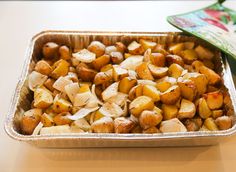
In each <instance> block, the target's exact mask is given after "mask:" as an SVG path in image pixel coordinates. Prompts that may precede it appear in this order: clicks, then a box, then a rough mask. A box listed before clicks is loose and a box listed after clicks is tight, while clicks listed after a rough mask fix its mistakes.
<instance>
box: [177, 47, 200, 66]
mask: <svg viewBox="0 0 236 172" xmlns="http://www.w3.org/2000/svg"><path fill="white" fill-rule="evenodd" d="M181 57H182V58H183V60H184V62H185V63H187V64H192V62H193V61H195V60H197V58H198V55H197V53H196V52H195V50H193V49H188V50H184V51H182V52H181Z"/></svg>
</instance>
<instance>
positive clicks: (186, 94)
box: [178, 79, 197, 101]
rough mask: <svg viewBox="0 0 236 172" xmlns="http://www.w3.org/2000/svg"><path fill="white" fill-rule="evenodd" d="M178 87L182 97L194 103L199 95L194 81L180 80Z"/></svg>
mask: <svg viewBox="0 0 236 172" xmlns="http://www.w3.org/2000/svg"><path fill="white" fill-rule="evenodd" d="M178 86H179V88H180V91H181V96H182V97H183V98H185V99H188V100H190V101H193V100H194V99H195V97H196V95H197V87H196V85H195V83H194V82H193V81H192V80H189V79H186V80H182V79H179V80H178Z"/></svg>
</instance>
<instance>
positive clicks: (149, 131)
mask: <svg viewBox="0 0 236 172" xmlns="http://www.w3.org/2000/svg"><path fill="white" fill-rule="evenodd" d="M143 133H145V134H154V133H160V130H158V128H157V127H150V128H148V129H145V130H143Z"/></svg>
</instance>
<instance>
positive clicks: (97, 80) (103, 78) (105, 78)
mask: <svg viewBox="0 0 236 172" xmlns="http://www.w3.org/2000/svg"><path fill="white" fill-rule="evenodd" d="M112 73H113V71H112V70H110V71H106V72H98V73H97V74H96V75H95V77H94V81H93V82H94V84H95V85H100V84H103V83H105V82H109V81H111V80H113V75H112Z"/></svg>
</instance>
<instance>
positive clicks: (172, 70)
mask: <svg viewBox="0 0 236 172" xmlns="http://www.w3.org/2000/svg"><path fill="white" fill-rule="evenodd" d="M183 71H184V68H182V67H181V66H180V65H178V64H176V63H173V64H172V65H170V66H169V70H168V73H169V76H171V77H173V78H178V77H180V76H181V75H182V72H183Z"/></svg>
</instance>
